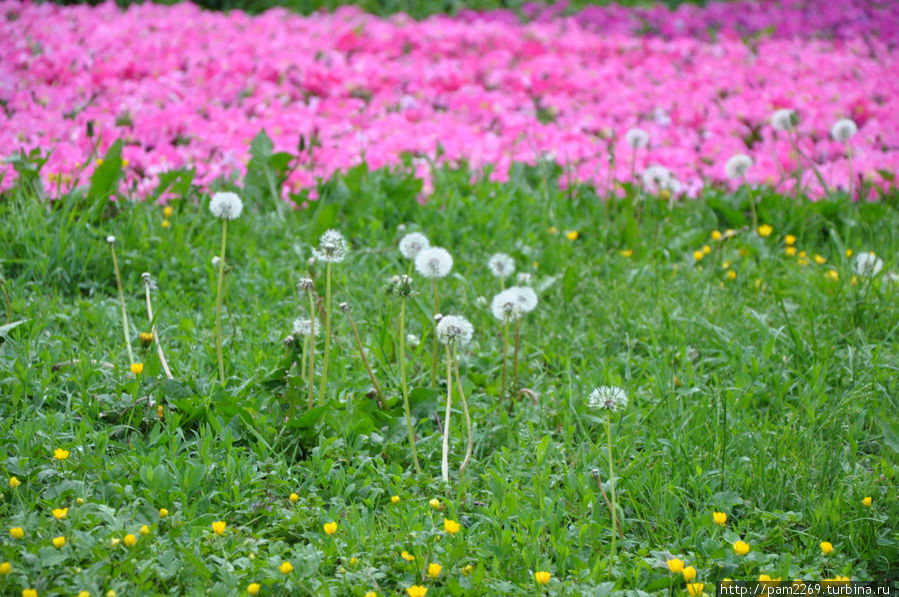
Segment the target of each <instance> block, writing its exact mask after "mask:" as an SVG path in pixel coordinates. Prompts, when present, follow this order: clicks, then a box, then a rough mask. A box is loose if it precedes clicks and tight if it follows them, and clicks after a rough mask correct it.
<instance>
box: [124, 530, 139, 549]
mask: <svg viewBox="0 0 899 597" xmlns="http://www.w3.org/2000/svg"><path fill="white" fill-rule="evenodd" d="M123 541H124V542H125V547H134V546H135V545H137V537H135V536H134V535H132V534H131V533H128V534H127V535H125V538H124V539H123Z"/></svg>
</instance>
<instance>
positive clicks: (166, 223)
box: [162, 220, 172, 228]
mask: <svg viewBox="0 0 899 597" xmlns="http://www.w3.org/2000/svg"><path fill="white" fill-rule="evenodd" d="M171 225H172V224H171V222H169V221H168V220H163V221H162V227H163V228H168V227H169V226H171Z"/></svg>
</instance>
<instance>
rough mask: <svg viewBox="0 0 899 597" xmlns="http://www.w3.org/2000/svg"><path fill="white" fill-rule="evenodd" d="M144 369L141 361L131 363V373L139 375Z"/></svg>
mask: <svg viewBox="0 0 899 597" xmlns="http://www.w3.org/2000/svg"><path fill="white" fill-rule="evenodd" d="M143 371H144V364H143V363H131V373H133V374H135V375H140V374H141V373H143Z"/></svg>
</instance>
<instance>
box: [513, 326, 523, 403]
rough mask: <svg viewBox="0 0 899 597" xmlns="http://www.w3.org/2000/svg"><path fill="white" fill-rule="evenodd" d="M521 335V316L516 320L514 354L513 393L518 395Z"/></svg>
mask: <svg viewBox="0 0 899 597" xmlns="http://www.w3.org/2000/svg"><path fill="white" fill-rule="evenodd" d="M520 337H521V318H520V317H519V318H518V319H516V320H515V352H514V354H513V356H512V395H513V396H518V346H519V338H520Z"/></svg>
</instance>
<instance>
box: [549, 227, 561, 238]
mask: <svg viewBox="0 0 899 597" xmlns="http://www.w3.org/2000/svg"><path fill="white" fill-rule="evenodd" d="M547 232H549V233H550V234H552V235H554V236H555V235H556V234H558V233H559V229H558V228H556V227H555V226H550V227H549V229H547Z"/></svg>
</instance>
